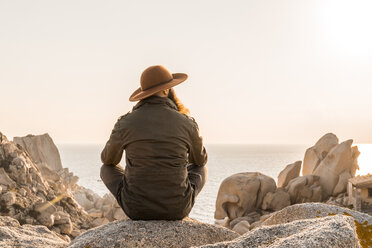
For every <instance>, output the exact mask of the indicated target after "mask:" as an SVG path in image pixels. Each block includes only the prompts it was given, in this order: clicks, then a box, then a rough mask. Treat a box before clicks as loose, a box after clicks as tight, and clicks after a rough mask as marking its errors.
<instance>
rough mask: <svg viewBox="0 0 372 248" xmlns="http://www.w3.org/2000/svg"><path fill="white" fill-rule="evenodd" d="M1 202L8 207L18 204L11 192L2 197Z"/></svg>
mask: <svg viewBox="0 0 372 248" xmlns="http://www.w3.org/2000/svg"><path fill="white" fill-rule="evenodd" d="M0 201H2V202H4V204H5V205H6V206H11V205H13V204H14V203H15V202H16V195H15V194H14V193H13V192H11V191H9V192H6V193H5V194H3V195H2V196H1V198H0Z"/></svg>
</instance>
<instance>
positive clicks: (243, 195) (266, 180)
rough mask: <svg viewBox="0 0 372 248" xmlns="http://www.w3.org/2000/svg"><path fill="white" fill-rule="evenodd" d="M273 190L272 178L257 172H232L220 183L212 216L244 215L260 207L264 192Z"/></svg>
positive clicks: (232, 216)
mask: <svg viewBox="0 0 372 248" xmlns="http://www.w3.org/2000/svg"><path fill="white" fill-rule="evenodd" d="M275 190H276V184H275V181H274V179H272V178H271V177H268V176H266V175H263V174H261V173H259V172H246V173H238V174H234V175H232V176H230V177H228V178H226V179H225V180H223V182H222V183H221V185H220V188H219V190H218V195H217V201H216V211H215V214H214V217H215V219H224V218H225V217H228V218H229V219H230V220H233V219H236V218H238V217H241V216H245V215H247V214H249V213H251V212H254V211H256V210H257V209H259V208H261V204H262V201H263V199H264V197H265V195H266V193H268V192H274V191H275Z"/></svg>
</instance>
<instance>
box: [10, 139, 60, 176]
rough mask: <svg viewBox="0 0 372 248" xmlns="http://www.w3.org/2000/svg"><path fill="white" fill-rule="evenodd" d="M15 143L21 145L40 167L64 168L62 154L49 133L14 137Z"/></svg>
mask: <svg viewBox="0 0 372 248" xmlns="http://www.w3.org/2000/svg"><path fill="white" fill-rule="evenodd" d="M13 141H14V143H16V144H19V145H21V146H22V147H23V148H24V149H25V150H26V151H27V152H28V154H30V156H31V157H32V159H33V161H34V162H35V163H36V164H37V165H38V167H39V168H44V167H47V168H49V169H51V170H53V171H60V170H62V163H61V156H60V154H59V151H58V148H57V146H56V145H55V144H54V142H53V140H52V138H51V137H50V136H49V134H47V133H46V134H43V135H27V136H25V137H14V138H13Z"/></svg>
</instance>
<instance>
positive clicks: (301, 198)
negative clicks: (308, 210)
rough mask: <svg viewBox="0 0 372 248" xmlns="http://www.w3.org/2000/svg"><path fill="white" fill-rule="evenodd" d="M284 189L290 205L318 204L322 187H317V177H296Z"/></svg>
mask: <svg viewBox="0 0 372 248" xmlns="http://www.w3.org/2000/svg"><path fill="white" fill-rule="evenodd" d="M285 189H286V191H287V192H288V193H289V195H290V199H291V203H292V204H295V203H304V202H320V201H321V200H322V187H321V186H320V185H319V176H314V175H306V176H301V177H296V178H294V179H292V180H291V181H289V183H288V185H287V186H286V187H285Z"/></svg>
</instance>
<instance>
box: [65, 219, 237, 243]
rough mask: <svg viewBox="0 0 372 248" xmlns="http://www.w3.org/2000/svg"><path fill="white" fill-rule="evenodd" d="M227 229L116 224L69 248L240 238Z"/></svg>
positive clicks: (188, 223) (181, 223)
mask: <svg viewBox="0 0 372 248" xmlns="http://www.w3.org/2000/svg"><path fill="white" fill-rule="evenodd" d="M238 236H239V234H237V233H236V232H233V231H231V230H229V229H227V228H224V227H220V226H216V225H210V224H205V223H201V222H198V221H196V220H193V219H190V218H185V219H183V220H178V221H133V220H124V221H114V222H111V223H109V224H107V225H104V226H100V227H97V228H94V229H91V230H89V231H87V232H85V233H83V234H81V235H80V236H78V237H77V238H75V239H74V240H73V241H72V242H71V244H70V248H83V247H90V248H99V247H104V248H106V247H177V248H178V247H179V248H181V247H190V246H200V245H205V244H211V243H216V242H221V241H226V240H232V239H234V238H237V237H238Z"/></svg>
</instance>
